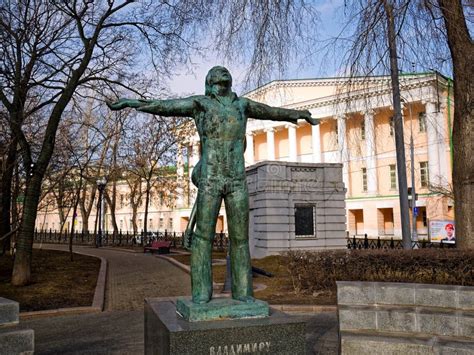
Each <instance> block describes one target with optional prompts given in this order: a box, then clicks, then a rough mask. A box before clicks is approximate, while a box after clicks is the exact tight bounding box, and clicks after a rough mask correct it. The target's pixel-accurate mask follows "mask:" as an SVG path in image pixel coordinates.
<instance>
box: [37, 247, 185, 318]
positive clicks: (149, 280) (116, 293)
mask: <svg viewBox="0 0 474 355" xmlns="http://www.w3.org/2000/svg"><path fill="white" fill-rule="evenodd" d="M43 247H44V248H53V249H60V250H67V246H63V245H43ZM75 250H76V251H80V252H83V253H85V254H90V255H97V256H101V257H103V258H105V259H107V262H108V268H107V285H106V296H105V310H106V311H134V310H143V300H144V299H145V298H147V297H172V296H185V295H190V294H191V281H190V280H191V279H190V277H189V275H188V274H187V273H185V272H184V271H182V270H181V269H179V268H178V267H176V266H174V265H172V264H171V263H169V262H168V261H166V260H163V259H160V258H157V257H156V256H155V255H152V254H150V253H146V254H143V253H134V252H127V251H120V250H114V249H111V248H98V249H97V248H90V247H75Z"/></svg>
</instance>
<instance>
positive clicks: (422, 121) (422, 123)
mask: <svg viewBox="0 0 474 355" xmlns="http://www.w3.org/2000/svg"><path fill="white" fill-rule="evenodd" d="M418 128H419V131H420V132H426V112H420V113H419V114H418Z"/></svg>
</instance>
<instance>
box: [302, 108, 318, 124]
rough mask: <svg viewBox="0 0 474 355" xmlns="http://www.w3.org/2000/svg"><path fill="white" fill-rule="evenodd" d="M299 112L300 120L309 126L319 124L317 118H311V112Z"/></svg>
mask: <svg viewBox="0 0 474 355" xmlns="http://www.w3.org/2000/svg"><path fill="white" fill-rule="evenodd" d="M300 112H301V116H300V118H301V119H303V120H305V121H306V122H308V123H309V124H310V125H313V126H316V125H317V124H319V120H318V119H317V118H313V117H311V112H309V111H308V110H304V111H300Z"/></svg>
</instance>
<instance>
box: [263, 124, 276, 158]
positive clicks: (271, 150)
mask: <svg viewBox="0 0 474 355" xmlns="http://www.w3.org/2000/svg"><path fill="white" fill-rule="evenodd" d="M265 132H266V133H267V160H275V130H274V128H273V127H272V128H267V129H265Z"/></svg>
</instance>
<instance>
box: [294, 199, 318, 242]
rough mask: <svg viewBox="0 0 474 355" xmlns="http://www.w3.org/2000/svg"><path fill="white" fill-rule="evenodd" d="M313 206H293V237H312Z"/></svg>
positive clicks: (313, 233)
mask: <svg viewBox="0 0 474 355" xmlns="http://www.w3.org/2000/svg"><path fill="white" fill-rule="evenodd" d="M314 220H315V218H314V206H308V205H301V206H298V205H297V206H295V235H296V236H297V237H314V235H315V228H314V226H315V223H314Z"/></svg>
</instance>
